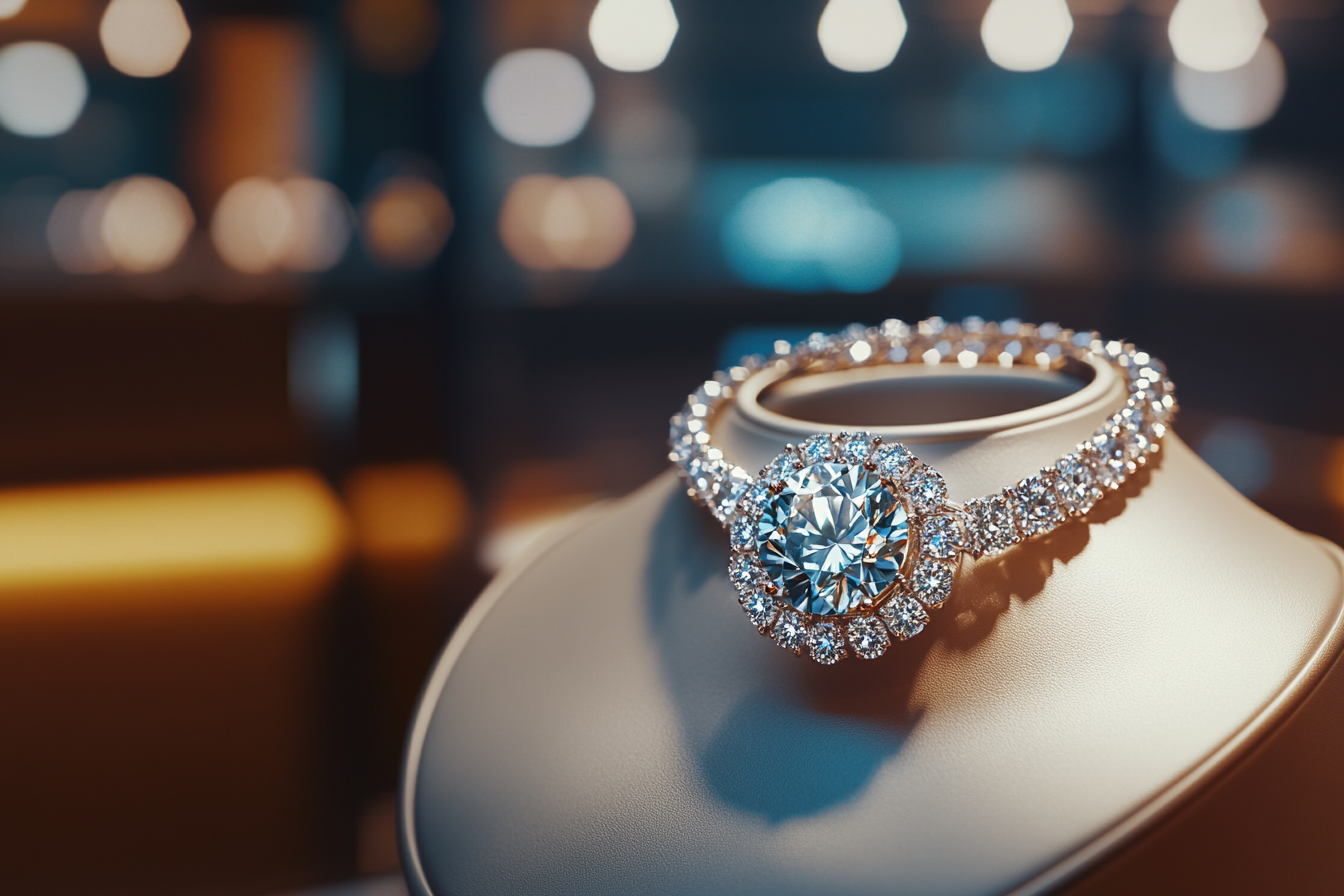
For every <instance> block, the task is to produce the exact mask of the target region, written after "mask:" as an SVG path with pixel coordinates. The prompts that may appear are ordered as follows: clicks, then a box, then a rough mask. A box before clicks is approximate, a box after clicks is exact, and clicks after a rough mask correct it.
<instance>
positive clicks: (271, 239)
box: [210, 177, 294, 274]
mask: <svg viewBox="0 0 1344 896" xmlns="http://www.w3.org/2000/svg"><path fill="white" fill-rule="evenodd" d="M293 232H294V209H293V208H292V207H291V206H290V203H289V198H288V197H287V196H286V195H285V192H284V190H282V189H280V186H279V185H278V184H276V183H275V182H274V181H272V180H268V179H266V178H264V177H247V178H244V179H242V180H240V181H238V182H237V183H236V184H234V185H233V186H231V187H229V188H228V189H227V190H225V191H224V195H223V196H221V197H220V198H219V204H218V205H216V206H215V214H214V216H213V217H211V219H210V239H211V241H212V242H213V243H214V244H215V251H217V252H218V253H219V256H220V258H223V259H224V261H225V262H227V263H228V265H229V266H230V267H232V268H236V269H237V270H240V271H243V272H244V273H247V274H260V273H263V272H265V271H269V270H271V269H272V268H274V267H276V266H277V265H278V264H279V263H280V259H281V257H282V256H283V255H284V254H285V250H286V249H287V248H288V247H289V241H290V236H291V234H292V233H293Z"/></svg>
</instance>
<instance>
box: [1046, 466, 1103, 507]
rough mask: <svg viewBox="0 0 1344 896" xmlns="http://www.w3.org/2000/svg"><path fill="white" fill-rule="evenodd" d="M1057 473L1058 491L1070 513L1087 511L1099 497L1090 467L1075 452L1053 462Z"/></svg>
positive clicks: (1099, 491)
mask: <svg viewBox="0 0 1344 896" xmlns="http://www.w3.org/2000/svg"><path fill="white" fill-rule="evenodd" d="M1055 472H1056V473H1058V474H1059V492H1060V495H1061V496H1063V498H1064V506H1065V507H1066V508H1067V509H1068V510H1069V512H1070V513H1079V514H1080V513H1087V512H1088V511H1089V510H1091V509H1092V505H1093V504H1095V503H1097V500H1098V499H1099V498H1100V497H1101V489H1099V488H1097V485H1096V483H1095V481H1094V480H1093V477H1092V468H1091V467H1090V466H1089V465H1088V464H1087V463H1086V462H1084V461H1083V459H1082V458H1080V457H1079V456H1078V455H1076V454H1070V455H1068V456H1066V457H1064V458H1063V459H1062V460H1060V461H1059V463H1057V464H1055Z"/></svg>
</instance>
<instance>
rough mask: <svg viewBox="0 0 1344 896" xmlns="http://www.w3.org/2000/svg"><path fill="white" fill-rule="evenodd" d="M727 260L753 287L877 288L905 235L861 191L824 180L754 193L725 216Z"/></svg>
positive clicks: (786, 180)
mask: <svg viewBox="0 0 1344 896" xmlns="http://www.w3.org/2000/svg"><path fill="white" fill-rule="evenodd" d="M722 239H723V248H724V252H725V254H726V256H727V258H728V263H729V265H730V266H731V267H732V269H733V271H734V272H735V273H736V274H737V275H738V277H739V278H741V279H742V280H743V281H744V282H746V283H749V284H752V285H753V286H761V287H767V288H773V289H787V290H795V291H814V290H823V289H836V290H840V291H842V292H872V291H873V290H875V289H878V288H879V287H881V286H883V285H885V284H886V283H887V281H889V280H891V278H892V277H893V276H894V275H895V274H896V269H897V267H898V266H899V265H900V261H901V243H900V236H899V234H898V232H897V230H896V225H895V224H893V223H892V221H891V219H890V218H888V217H887V216H886V215H884V214H882V213H881V212H880V211H878V210H877V209H875V208H874V207H873V206H872V203H871V202H869V200H868V197H867V196H865V195H864V194H863V193H861V192H860V191H858V190H856V189H854V188H852V187H848V186H845V185H843V184H840V183H837V182H835V181H833V180H830V179H829V178H823V177H782V178H779V179H777V180H774V181H771V182H770V183H767V184H764V185H762V186H759V187H756V188H755V189H753V190H751V191H750V192H749V193H747V195H746V196H745V197H743V199H742V201H741V202H739V203H738V205H737V206H736V207H735V208H734V209H733V210H732V212H731V213H730V214H729V215H728V217H727V218H726V219H725V221H724V226H723V234H722Z"/></svg>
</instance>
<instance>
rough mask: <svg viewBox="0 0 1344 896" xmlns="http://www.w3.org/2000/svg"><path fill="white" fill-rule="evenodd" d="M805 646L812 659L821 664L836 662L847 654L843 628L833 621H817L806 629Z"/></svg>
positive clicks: (828, 664)
mask: <svg viewBox="0 0 1344 896" xmlns="http://www.w3.org/2000/svg"><path fill="white" fill-rule="evenodd" d="M807 647H808V650H809V651H811V653H812V659H814V660H816V661H817V662H819V663H821V664H822V665H825V666H830V665H832V664H834V663H838V662H840V661H841V660H842V659H844V658H845V656H846V655H847V652H846V650H845V630H844V629H843V628H841V627H840V626H838V625H836V624H835V623H834V622H821V623H818V624H817V625H814V626H812V628H811V629H809V630H808V633H807Z"/></svg>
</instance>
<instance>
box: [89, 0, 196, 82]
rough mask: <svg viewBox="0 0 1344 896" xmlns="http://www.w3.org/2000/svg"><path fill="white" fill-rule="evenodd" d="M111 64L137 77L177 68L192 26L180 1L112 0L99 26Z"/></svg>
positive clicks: (154, 74)
mask: <svg viewBox="0 0 1344 896" xmlns="http://www.w3.org/2000/svg"><path fill="white" fill-rule="evenodd" d="M98 38H99V39H100V40H101V41H102V43H103V52H104V53H106V54H107V61H108V62H110V63H112V67H113V68H115V69H116V70H117V71H119V72H121V73H122V74H124V75H131V76H132V77H135V78H157V77H158V76H159V75H166V74H168V73H169V72H170V71H172V70H173V69H175V68H177V62H178V60H179V59H181V58H182V54H183V52H185V51H186V49H187V43H188V42H190V40H191V27H190V26H188V25H187V17H186V16H185V15H183V14H182V7H181V6H178V5H177V0H112V2H111V3H109V4H108V5H107V10H106V11H105V12H104V13H103V20H102V22H101V23H100V24H99V26H98Z"/></svg>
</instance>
